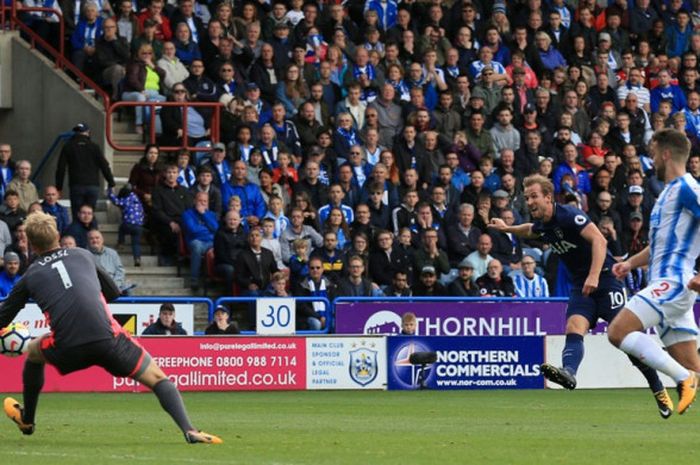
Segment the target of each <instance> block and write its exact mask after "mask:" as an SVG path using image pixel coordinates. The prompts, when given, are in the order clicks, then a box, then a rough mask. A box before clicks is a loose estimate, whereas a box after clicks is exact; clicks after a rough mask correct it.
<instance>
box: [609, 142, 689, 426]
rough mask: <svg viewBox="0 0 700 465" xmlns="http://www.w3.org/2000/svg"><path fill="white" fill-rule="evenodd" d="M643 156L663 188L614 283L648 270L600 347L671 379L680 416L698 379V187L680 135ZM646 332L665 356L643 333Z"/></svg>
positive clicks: (670, 404) (653, 144)
mask: <svg viewBox="0 0 700 465" xmlns="http://www.w3.org/2000/svg"><path fill="white" fill-rule="evenodd" d="M649 153H650V154H651V155H652V156H653V158H654V168H655V170H656V175H657V176H658V178H659V179H660V180H662V181H663V182H664V183H666V187H665V188H664V190H663V191H662V192H661V195H659V198H658V199H657V201H656V204H655V205H654V208H653V209H652V212H651V217H650V220H649V245H648V246H647V247H646V248H645V249H644V250H642V251H641V252H639V253H637V254H635V255H633V256H632V257H630V258H628V259H627V260H625V261H623V262H620V263H616V264H615V265H614V266H613V273H614V274H615V276H617V277H618V278H623V277H625V276H626V275H627V274H628V273H629V272H630V271H631V270H633V269H635V268H640V267H643V266H645V265H647V264H648V265H649V285H648V286H647V287H646V288H644V289H642V290H641V291H639V292H638V293H637V294H636V295H635V296H634V297H632V299H631V300H630V301H629V302H628V303H627V305H626V306H625V308H624V309H623V310H622V311H621V312H620V313H619V314H618V315H617V317H616V318H615V320H613V322H612V324H611V325H610V326H609V327H608V339H609V340H610V342H611V343H612V344H613V345H615V346H616V347H618V348H620V350H622V351H623V352H625V353H627V354H628V355H629V356H632V357H636V358H638V359H639V360H642V361H643V362H644V363H645V364H646V365H647V366H649V367H651V368H653V369H655V370H659V371H660V372H662V373H665V374H666V375H668V376H669V377H670V378H671V379H673V380H674V381H675V382H676V386H677V391H678V406H677V412H678V413H679V414H683V413H684V412H685V411H686V410H687V409H688V407H690V405H691V404H692V403H693V401H695V397H696V392H697V386H698V382H697V375H696V373H698V372H700V357H698V352H697V334H698V326H697V324H696V322H695V318H694V315H693V304H694V303H695V299H696V298H697V291H700V275H696V273H695V272H694V271H693V269H694V265H695V259H696V258H697V256H698V254H699V253H700V237H698V234H700V185H698V183H697V181H696V180H695V178H693V176H692V175H691V174H689V173H687V172H686V163H687V161H688V156H689V154H690V141H689V140H688V138H687V136H686V134H685V132H682V131H677V130H675V129H661V130H659V131H657V132H656V133H654V135H653V136H652V139H651V143H650V144H649ZM652 327H655V328H656V331H657V333H658V335H659V337H660V338H661V342H663V344H664V345H665V346H666V348H667V350H663V349H662V348H661V347H660V346H659V344H658V343H657V342H656V340H654V339H653V338H652V337H651V336H650V335H649V334H647V333H646V332H644V330H646V329H648V328H652ZM657 400H658V397H657ZM664 403H665V404H666V405H667V409H668V410H669V415H670V411H672V410H673V402H672V401H671V399H670V398H669V397H668V395H666V398H665V399H664ZM659 407H661V406H660V405H659Z"/></svg>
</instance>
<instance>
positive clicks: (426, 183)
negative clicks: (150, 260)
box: [24, 0, 700, 297]
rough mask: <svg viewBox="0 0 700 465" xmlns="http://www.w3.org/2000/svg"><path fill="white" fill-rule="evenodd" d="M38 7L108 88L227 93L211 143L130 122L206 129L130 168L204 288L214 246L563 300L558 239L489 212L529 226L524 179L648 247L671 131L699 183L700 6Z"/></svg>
mask: <svg viewBox="0 0 700 465" xmlns="http://www.w3.org/2000/svg"><path fill="white" fill-rule="evenodd" d="M24 4H25V5H27V6H53V7H54V8H56V9H60V11H61V12H62V14H63V16H64V19H65V21H66V25H67V28H66V34H67V35H66V37H57V28H56V23H55V19H53V18H51V17H50V16H47V15H38V14H33V13H28V14H27V15H28V16H27V17H28V18H29V16H31V18H29V19H28V20H29V21H30V22H31V24H32V27H33V28H34V29H35V30H37V31H38V32H40V33H41V34H43V35H45V37H47V38H48V39H50V40H51V41H53V42H56V41H58V40H65V41H66V42H67V44H68V45H69V49H70V53H71V57H72V59H73V61H74V63H75V64H76V65H77V66H79V67H80V68H81V69H82V70H83V71H84V72H85V73H86V74H88V76H91V77H93V79H95V80H96V81H98V82H99V83H101V84H102V85H103V86H105V88H106V89H108V90H109V91H110V92H111V94H112V96H113V98H114V99H116V100H119V99H123V100H129V101H148V100H150V101H164V100H166V99H167V100H172V101H183V102H184V101H201V102H221V103H223V105H224V106H225V111H224V112H223V115H222V117H221V120H220V127H219V128H217V129H218V132H219V133H220V140H219V141H215V143H212V142H211V133H212V129H213V128H212V127H211V126H210V124H211V121H212V119H211V116H212V115H211V111H210V110H208V109H206V108H199V107H198V108H188V109H187V110H185V111H187V125H186V128H184V129H186V131H184V132H183V110H181V109H179V108H176V107H168V108H163V109H162V111H161V112H160V113H159V114H158V115H157V117H155V118H151V115H150V114H149V112H147V111H144V110H142V109H137V110H136V114H135V117H134V118H135V119H134V122H135V127H134V131H136V132H138V133H143V132H144V131H145V132H148V129H149V127H148V125H149V124H150V122H151V121H154V122H155V124H156V130H157V132H158V134H159V140H158V141H159V143H160V144H161V145H167V146H173V145H174V146H178V145H179V146H183V145H185V140H184V136H185V133H186V135H187V143H188V145H194V144H197V143H200V144H210V147H211V149H210V151H209V152H203V153H204V155H202V153H200V152H197V153H196V154H194V153H189V152H188V151H186V150H182V151H180V152H179V153H175V154H172V153H170V154H166V153H162V152H161V151H160V149H159V147H158V146H157V145H152V146H149V147H147V149H146V152H145V153H144V157H143V159H142V160H141V162H139V163H138V164H137V165H136V166H135V167H134V169H133V170H132V173H131V178H130V184H131V188H132V189H133V193H134V197H136V198H138V200H139V201H140V202H141V204H142V205H143V209H144V213H145V220H141V221H140V222H141V223H142V224H144V225H145V226H146V227H147V228H149V229H151V230H153V231H158V232H159V237H163V235H165V236H167V237H168V239H167V240H161V246H160V249H159V250H160V261H161V263H162V264H168V263H169V262H170V261H171V260H172V259H173V258H174V257H175V256H176V255H177V254H178V250H177V247H176V244H177V238H178V234H179V233H180V230H182V235H183V236H184V240H185V241H186V243H187V244H188V245H189V247H190V252H191V260H192V261H193V266H192V269H193V274H192V283H191V284H192V287H193V289H196V288H198V287H199V282H200V281H199V279H200V276H201V275H203V274H205V273H206V270H203V265H202V261H203V260H204V257H205V254H207V251H208V250H209V249H211V250H213V254H214V258H213V260H214V266H215V269H216V270H217V271H216V273H217V274H218V275H219V276H221V277H223V278H224V280H225V283H226V286H227V288H229V289H231V290H232V291H233V292H236V293H240V294H248V295H262V294H268V295H283V294H284V293H286V292H289V293H291V294H293V295H301V294H309V295H326V296H329V295H330V296H340V295H353V296H360V295H364V296H370V295H400V296H406V295H428V296H431V295H458V296H504V297H507V296H523V297H545V296H566V295H568V279H567V270H565V269H564V268H563V266H560V265H559V261H558V259H557V257H556V254H552V253H550V250H548V248H547V246H546V245H544V244H542V243H539V242H538V241H536V240H523V239H519V238H517V237H515V236H513V235H511V234H505V233H500V232H496V231H494V230H491V229H489V228H488V227H487V225H488V223H489V221H490V220H491V219H492V218H494V217H499V218H502V219H503V220H504V221H506V223H509V224H519V223H522V222H527V221H529V219H530V218H529V213H528V210H527V207H526V205H525V201H524V198H523V193H522V180H523V178H524V177H525V176H527V175H530V174H534V173H539V174H542V175H544V176H547V177H549V178H550V179H552V181H553V183H554V186H555V196H556V201H557V202H561V203H568V204H572V205H575V206H577V207H579V208H581V209H582V210H584V211H585V212H587V214H588V215H589V216H590V217H591V219H592V220H593V221H594V222H595V223H596V224H597V225H598V226H599V228H600V229H601V231H602V232H603V234H604V235H605V237H606V238H607V240H608V248H609V250H610V252H611V253H612V254H613V256H615V257H624V256H626V255H629V254H634V253H636V252H638V251H640V250H642V249H643V248H644V247H645V246H646V245H647V244H648V237H647V225H648V222H649V215H650V212H651V208H652V206H653V204H654V201H655V198H656V196H657V195H658V194H659V193H660V191H661V189H662V188H663V183H662V182H661V181H660V180H659V179H657V177H656V175H655V174H654V167H653V160H652V159H651V157H650V156H649V152H648V143H649V141H650V139H651V135H652V134H653V132H654V131H655V130H656V129H659V128H663V127H675V128H677V129H680V130H682V131H685V132H686V133H687V135H688V138H689V139H690V141H691V143H692V150H693V152H692V156H691V158H690V161H689V166H688V168H689V171H690V172H691V173H692V174H693V176H695V177H696V178H698V177H700V155H698V153H700V151H699V148H700V138H699V136H700V88H699V87H698V78H699V74H698V72H699V71H698V70H699V68H698V55H699V54H700V2H695V1H690V0H609V1H607V2H606V1H600V0H579V1H577V2H574V1H566V0H520V1H510V2H503V1H501V0H495V1H494V0H454V1H451V0H431V1H425V2H423V1H414V0H411V1H407V0H403V1H400V2H396V1H395V0H385V1H379V0H347V1H343V2H337V1H329V2H321V3H317V2H313V1H304V0H289V1H280V0H259V1H253V0H247V1H234V2H228V1H221V0H210V1H199V0H196V1H195V0H179V1H177V2H175V1H167V2H164V0H152V1H151V2H150V3H146V2H142V1H134V0H123V1H115V2H111V3H110V2H109V1H107V0H104V1H102V2H96V3H93V2H90V1H88V2H85V1H70V0H67V1H62V0H53V1H51V0H50V1H49V2H32V1H31V0H25V2H24ZM169 170H170V171H171V174H168V171H169ZM200 192H203V193H206V194H207V195H199V193H200ZM125 195H126V193H125ZM198 199H199V200H198ZM113 201H116V198H114V199H113ZM129 221H131V222H132V223H133V222H134V220H129ZM137 222H138V221H137ZM253 231H256V232H257V231H259V232H260V236H261V237H259V238H256V237H252V238H251V237H250V236H252V234H251V232H253ZM161 233H162V234H161ZM261 250H265V251H267V252H263V251H261ZM268 252H269V254H268ZM285 280H286V282H285ZM275 283H277V284H275ZM280 283H281V284H280ZM644 284H645V272H644V270H635V272H633V273H632V274H631V277H630V278H629V279H628V282H627V285H628V288H629V290H630V291H631V292H635V291H637V290H638V289H640V288H641V287H642V286H643V285H644ZM229 286H230V287H229Z"/></svg>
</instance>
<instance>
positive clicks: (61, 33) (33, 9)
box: [5, 1, 66, 66]
mask: <svg viewBox="0 0 700 465" xmlns="http://www.w3.org/2000/svg"><path fill="white" fill-rule="evenodd" d="M15 3H16V2H14V1H13V2H12V7H11V9H12V10H13V11H12V17H13V18H16V19H15V21H16V22H17V23H21V21H20V20H19V18H17V17H16V15H17V13H18V12H19V13H27V12H29V13H31V12H42V11H43V12H45V13H51V15H52V16H58V24H59V26H58V27H59V38H60V41H59V43H58V53H59V54H60V55H61V56H65V40H64V38H63V37H64V36H65V31H66V24H65V22H64V21H63V14H62V13H61V12H59V11H56V10H54V9H53V8H48V7H43V6H41V7H40V6H26V7H25V6H23V7H21V8H20V9H19V10H18V9H17V7H16V5H15ZM5 8H7V7H5ZM44 16H48V15H44ZM22 24H23V23H22ZM32 32H33V31H32ZM35 34H36V33H35ZM37 35H38V34H37ZM52 48H53V47H52ZM56 66H58V63H56Z"/></svg>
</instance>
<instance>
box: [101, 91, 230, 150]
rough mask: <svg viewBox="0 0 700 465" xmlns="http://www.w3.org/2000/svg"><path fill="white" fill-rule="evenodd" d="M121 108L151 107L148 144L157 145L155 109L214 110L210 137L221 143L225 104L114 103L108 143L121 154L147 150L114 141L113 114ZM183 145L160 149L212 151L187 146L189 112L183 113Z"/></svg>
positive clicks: (108, 117)
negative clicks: (222, 117) (220, 136)
mask: <svg viewBox="0 0 700 465" xmlns="http://www.w3.org/2000/svg"><path fill="white" fill-rule="evenodd" d="M121 107H150V108H151V112H150V113H151V114H150V124H149V125H148V126H149V131H148V142H149V143H155V142H156V125H155V121H156V112H155V108H156V107H195V108H197V107H200V108H202V107H203V108H213V109H214V113H213V114H212V116H211V123H210V125H209V128H210V131H211V132H210V136H209V139H210V140H211V141H212V142H213V143H216V142H218V141H219V130H220V121H221V109H222V108H223V104H221V103H219V102H155V101H152V102H124V101H122V102H115V103H113V104H112V105H111V106H110V107H108V108H107V115H106V116H107V120H106V122H107V124H106V128H105V129H106V131H105V132H106V136H107V143H108V144H109V145H110V146H111V147H112V148H113V149H114V150H117V151H121V152H142V151H143V150H145V148H146V147H145V146H144V145H138V146H133V145H119V144H117V143H116V142H115V141H114V140H113V139H112V129H113V127H112V126H113V124H112V114H113V113H114V112H115V111H116V110H118V109H119V108H121ZM182 126H183V127H182V142H183V143H182V145H179V146H161V147H160V149H161V150H163V151H174V150H180V149H183V148H184V149H187V150H189V151H191V152H195V151H200V152H201V151H209V150H211V149H210V148H209V147H196V146H189V145H188V144H187V142H188V135H187V112H186V111H185V112H183V116H182Z"/></svg>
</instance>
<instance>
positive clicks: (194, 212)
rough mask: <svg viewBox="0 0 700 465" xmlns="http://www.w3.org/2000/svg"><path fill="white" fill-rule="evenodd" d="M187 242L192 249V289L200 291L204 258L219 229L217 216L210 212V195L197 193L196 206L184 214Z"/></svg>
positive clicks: (195, 197) (212, 244) (183, 220)
mask: <svg viewBox="0 0 700 465" xmlns="http://www.w3.org/2000/svg"><path fill="white" fill-rule="evenodd" d="M182 222H183V230H184V233H185V241H187V247H188V248H189V249H190V287H191V288H192V290H193V291H197V290H198V289H199V278H200V270H201V268H202V258H203V257H204V254H205V253H206V252H207V250H209V249H211V248H212V247H214V234H216V230H217V229H219V223H218V222H217V221H216V214H215V213H214V212H213V211H211V210H209V194H207V193H206V192H197V194H195V196H194V205H193V206H192V208H188V209H187V210H185V212H184V213H183V214H182Z"/></svg>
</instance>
